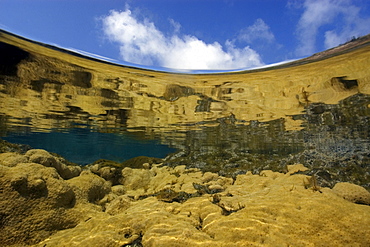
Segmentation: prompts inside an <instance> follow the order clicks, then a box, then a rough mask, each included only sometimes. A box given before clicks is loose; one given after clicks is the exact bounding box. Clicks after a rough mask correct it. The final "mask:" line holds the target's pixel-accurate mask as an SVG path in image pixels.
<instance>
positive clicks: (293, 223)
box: [0, 151, 370, 247]
mask: <svg viewBox="0 0 370 247" xmlns="http://www.w3.org/2000/svg"><path fill="white" fill-rule="evenodd" d="M37 153H41V152H40V151H37ZM31 156H32V155H31ZM7 157H8V156H7ZM44 157H49V156H48V155H46V154H45V155H44ZM32 160H33V161H38V162H40V163H43V164H44V165H45V164H46V163H44V162H41V161H40V160H37V159H32ZM45 162H46V161H45ZM51 163H52V162H51ZM51 163H49V164H51ZM0 164H1V163H0ZM44 165H41V164H36V163H18V164H15V165H12V166H5V165H0V185H1V188H3V189H2V190H1V191H0V193H1V198H2V201H1V204H0V215H1V217H2V218H1V221H0V224H1V228H0V238H1V239H0V242H1V243H2V245H14V244H18V245H22V246H28V245H31V246H40V247H41V246H56V247H57V246H109V247H111V246H112V247H114V246H117V247H120V246H288V245H290V246H311V245H312V246H333V245H335V246H348V244H351V245H356V246H369V245H370V241H369V239H370V227H369V226H370V207H369V206H367V205H359V204H355V203H352V202H350V201H348V200H346V199H344V198H343V195H340V194H339V192H338V190H337V188H334V189H329V188H322V187H320V188H319V189H314V188H313V187H309V186H306V182H307V181H309V180H310V178H311V177H310V176H307V175H304V174H300V172H301V171H303V170H306V168H305V167H304V166H303V165H302V164H299V165H296V166H289V167H288V170H289V172H287V173H279V172H274V171H271V170H264V171H261V172H260V174H252V173H251V172H247V173H244V174H239V175H237V176H236V177H235V179H232V178H227V177H223V176H220V175H219V174H216V173H211V172H205V173H203V172H201V171H200V170H198V169H195V168H191V169H187V168H186V167H185V166H177V167H172V168H171V167H166V166H162V165H152V166H151V168H149V167H146V168H143V169H132V168H127V167H126V168H124V169H122V170H121V175H120V177H119V179H118V182H119V184H117V185H114V186H112V183H111V182H110V181H107V180H106V179H104V178H103V177H106V174H105V173H99V174H100V176H99V175H98V174H94V173H93V172H91V170H94V168H93V167H86V168H85V170H84V171H83V172H81V173H80V174H79V176H76V177H74V178H71V179H68V180H65V179H63V178H62V177H61V176H60V174H59V173H58V171H57V169H56V168H55V167H53V166H51V167H46V166H44ZM105 167H108V168H109V166H105ZM311 180H312V179H311ZM360 188H361V187H360ZM361 198H363V197H361ZM347 199H348V198H347ZM357 202H359V201H358V200H357Z"/></svg>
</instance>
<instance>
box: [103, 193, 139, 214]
mask: <svg viewBox="0 0 370 247" xmlns="http://www.w3.org/2000/svg"><path fill="white" fill-rule="evenodd" d="M132 202H133V200H132V199H131V198H129V197H127V196H125V195H123V196H119V197H117V198H116V199H114V200H113V201H111V202H110V203H109V204H108V205H106V208H105V212H106V213H108V214H110V215H116V214H119V213H122V212H124V211H125V210H126V209H128V208H129V207H130V206H131V204H132Z"/></svg>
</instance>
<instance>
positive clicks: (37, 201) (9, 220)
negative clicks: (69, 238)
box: [0, 163, 79, 245]
mask: <svg viewBox="0 0 370 247" xmlns="http://www.w3.org/2000/svg"><path fill="white" fill-rule="evenodd" d="M0 188H1V190H0V197H1V201H0V215H1V221H0V226H1V227H0V243H1V244H2V245H11V244H17V243H20V244H23V245H25V244H34V243H37V242H39V241H41V240H43V239H45V238H47V237H48V236H50V235H51V234H52V233H54V232H56V231H59V230H62V229H67V228H71V227H74V226H76V225H77V223H78V221H79V215H78V214H76V212H75V211H74V210H73V209H72V208H73V207H74V204H75V194H74V192H73V190H72V189H71V187H70V186H69V185H68V184H67V183H66V182H65V181H64V180H63V179H62V178H61V177H60V176H59V174H58V173H57V172H56V170H55V169H54V168H51V167H45V166H42V165H40V164H36V163H19V164H17V166H14V167H7V166H2V165H0Z"/></svg>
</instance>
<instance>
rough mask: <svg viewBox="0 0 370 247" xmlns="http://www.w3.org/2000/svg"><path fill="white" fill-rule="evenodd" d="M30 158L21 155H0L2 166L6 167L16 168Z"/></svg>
mask: <svg viewBox="0 0 370 247" xmlns="http://www.w3.org/2000/svg"><path fill="white" fill-rule="evenodd" d="M26 162H28V158H27V157H25V156H24V155H22V154H19V153H0V164H1V165H4V166H16V165H17V164H18V163H26Z"/></svg>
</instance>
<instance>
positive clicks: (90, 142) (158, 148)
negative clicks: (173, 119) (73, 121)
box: [1, 128, 176, 165]
mask: <svg viewBox="0 0 370 247" xmlns="http://www.w3.org/2000/svg"><path fill="white" fill-rule="evenodd" d="M1 138H2V139H4V140H6V141H9V142H12V143H19V144H27V145H30V146H31V147H32V148H40V149H45V150H47V151H49V152H54V153H58V154H60V155H62V156H63V157H64V158H66V159H67V160H69V161H71V162H74V163H77V164H80V165H86V164H89V163H92V162H94V161H96V160H98V159H109V160H113V161H117V162H122V161H124V160H127V159H130V158H134V157H137V156H149V157H156V158H164V157H165V156H166V155H168V154H169V153H172V152H175V151H176V149H174V148H170V147H168V146H166V145H163V144H160V143H159V141H156V140H145V139H141V138H139V137H137V136H135V135H133V134H132V133H127V132H124V133H122V134H116V133H101V132H94V131H91V130H89V129H83V128H72V129H68V130H66V131H63V132H61V131H52V132H47V133H46V132H28V133H19V132H18V133H15V132H10V133H9V132H8V133H7V135H6V136H4V137H1Z"/></svg>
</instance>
